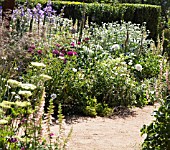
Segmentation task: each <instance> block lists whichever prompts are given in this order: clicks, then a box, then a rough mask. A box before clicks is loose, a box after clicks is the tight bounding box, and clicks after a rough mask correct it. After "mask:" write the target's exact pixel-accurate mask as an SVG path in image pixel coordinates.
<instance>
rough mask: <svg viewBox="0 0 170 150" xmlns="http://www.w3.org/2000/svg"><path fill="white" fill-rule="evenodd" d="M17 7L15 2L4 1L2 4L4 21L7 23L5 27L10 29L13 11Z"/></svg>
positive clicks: (13, 0)
mask: <svg viewBox="0 0 170 150" xmlns="http://www.w3.org/2000/svg"><path fill="white" fill-rule="evenodd" d="M14 6H15V0H4V2H3V3H2V19H3V21H4V22H5V26H6V27H7V28H9V26H10V21H11V15H12V11H13V9H14Z"/></svg>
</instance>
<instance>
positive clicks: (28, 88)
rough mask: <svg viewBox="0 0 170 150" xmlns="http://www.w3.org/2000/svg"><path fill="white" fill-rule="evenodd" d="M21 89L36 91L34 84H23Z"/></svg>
mask: <svg viewBox="0 0 170 150" xmlns="http://www.w3.org/2000/svg"><path fill="white" fill-rule="evenodd" d="M21 88H23V89H25V90H35V89H36V86H35V85H34V84H29V83H23V84H21Z"/></svg>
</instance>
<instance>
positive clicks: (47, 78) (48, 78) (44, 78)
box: [40, 74, 52, 81]
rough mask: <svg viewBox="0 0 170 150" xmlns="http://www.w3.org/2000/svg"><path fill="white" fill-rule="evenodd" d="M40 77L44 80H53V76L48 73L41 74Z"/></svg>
mask: <svg viewBox="0 0 170 150" xmlns="http://www.w3.org/2000/svg"><path fill="white" fill-rule="evenodd" d="M40 77H41V78H42V79H43V80H44V81H47V80H51V79H52V77H50V76H48V75H46V74H41V75H40Z"/></svg>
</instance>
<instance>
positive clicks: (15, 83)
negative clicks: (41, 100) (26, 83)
mask: <svg viewBox="0 0 170 150" xmlns="http://www.w3.org/2000/svg"><path fill="white" fill-rule="evenodd" d="M7 83H8V85H10V86H11V87H13V88H16V87H20V86H21V84H22V83H21V82H19V81H17V80H13V79H9V80H8V81H7Z"/></svg>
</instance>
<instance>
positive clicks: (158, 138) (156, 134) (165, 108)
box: [141, 97, 170, 150]
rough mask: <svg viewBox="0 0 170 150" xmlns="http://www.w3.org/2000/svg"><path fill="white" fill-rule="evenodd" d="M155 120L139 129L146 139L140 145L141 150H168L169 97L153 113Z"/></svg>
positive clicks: (169, 124)
mask: <svg viewBox="0 0 170 150" xmlns="http://www.w3.org/2000/svg"><path fill="white" fill-rule="evenodd" d="M154 117H155V120H154V121H153V122H152V123H151V124H150V125H148V126H146V125H144V126H143V128H142V129H141V132H142V135H143V134H146V135H147V136H146V138H145V140H144V142H143V144H142V149H143V150H153V149H156V150H169V149H170V97H168V98H167V100H165V101H164V102H163V103H162V105H161V106H160V107H159V109H158V110H157V111H154Z"/></svg>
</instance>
